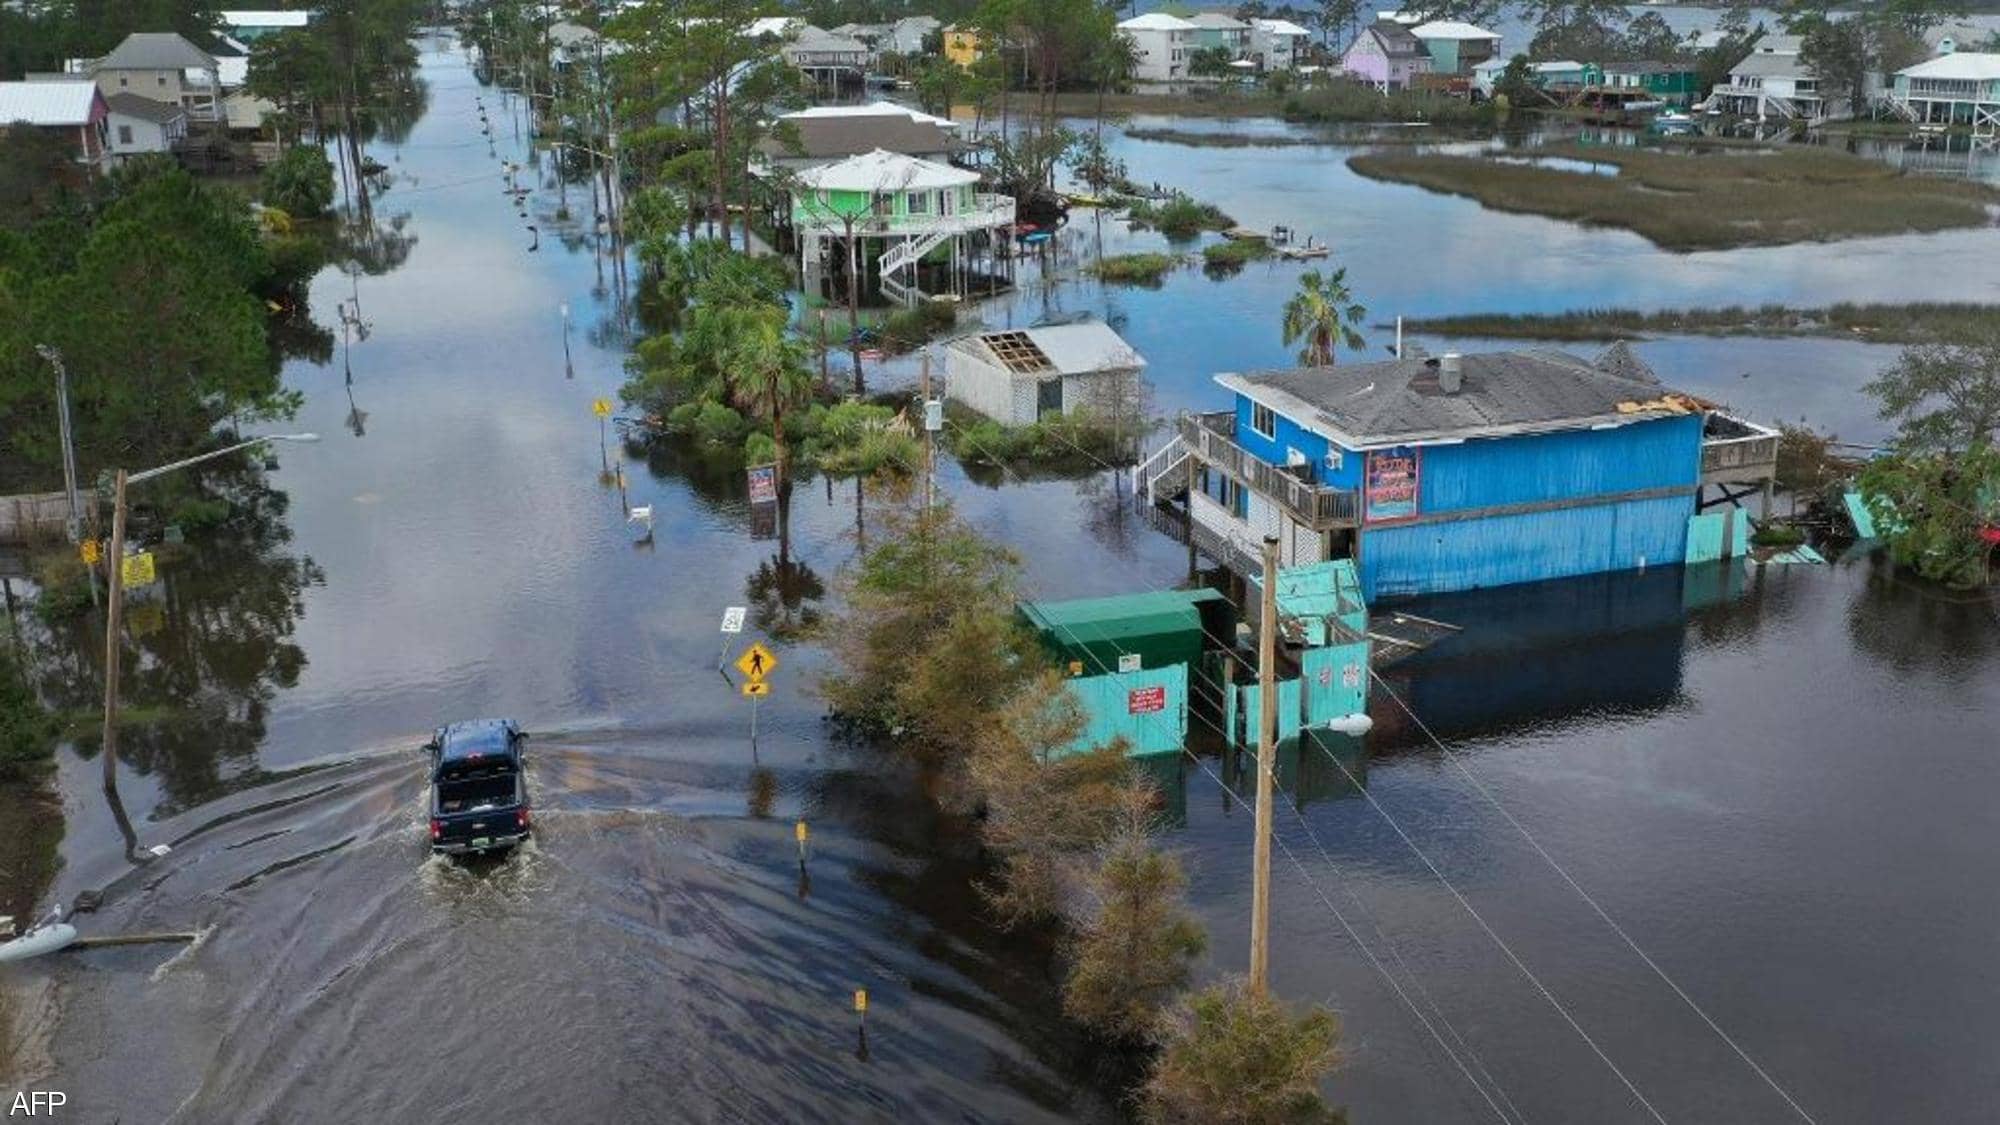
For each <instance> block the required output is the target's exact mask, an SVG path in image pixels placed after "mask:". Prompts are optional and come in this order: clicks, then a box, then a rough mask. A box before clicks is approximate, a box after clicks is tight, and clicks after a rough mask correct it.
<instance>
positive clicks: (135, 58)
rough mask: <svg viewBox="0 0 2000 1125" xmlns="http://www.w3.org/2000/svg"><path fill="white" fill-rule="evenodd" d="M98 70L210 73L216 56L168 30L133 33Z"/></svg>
mask: <svg viewBox="0 0 2000 1125" xmlns="http://www.w3.org/2000/svg"><path fill="white" fill-rule="evenodd" d="M97 68H98V69H99V70H213V69H215V56H213V55H211V54H209V53H208V52H207V51H204V50H202V49H201V48H200V47H197V46H195V45H194V44H192V43H190V42H188V41H187V40H185V39H183V38H181V37H180V36H178V35H175V34H174V33H173V32H171V31H135V32H133V33H132V34H130V35H127V36H126V37H125V41H124V42H122V43H120V44H118V45H117V46H116V47H113V48H112V49H111V53H110V54H108V55H106V56H104V58H103V59H102V60H101V61H99V62H98V64H97Z"/></svg>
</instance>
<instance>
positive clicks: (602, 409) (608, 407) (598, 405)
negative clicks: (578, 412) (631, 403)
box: [590, 398, 616, 418]
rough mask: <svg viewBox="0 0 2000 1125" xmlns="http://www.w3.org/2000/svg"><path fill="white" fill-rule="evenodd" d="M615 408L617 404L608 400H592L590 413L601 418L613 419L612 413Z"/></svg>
mask: <svg viewBox="0 0 2000 1125" xmlns="http://www.w3.org/2000/svg"><path fill="white" fill-rule="evenodd" d="M615 408H616V404H614V403H613V402H612V401H611V400H610V399H608V398H599V399H592V400H591V402H590V412H591V413H592V414H595V415H597V416H598V417H599V418H609V417H611V411H612V410H613V409H615Z"/></svg>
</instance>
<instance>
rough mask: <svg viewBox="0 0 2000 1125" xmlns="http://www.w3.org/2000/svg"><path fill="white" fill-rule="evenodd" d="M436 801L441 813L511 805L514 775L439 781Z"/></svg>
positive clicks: (512, 801)
mask: <svg viewBox="0 0 2000 1125" xmlns="http://www.w3.org/2000/svg"><path fill="white" fill-rule="evenodd" d="M437 802H438V811H439V812H441V813H460V812H472V811H474V810H476V809H489V808H501V807H504V806H507V805H511V804H513V803H514V775H513V774H511V773H509V774H506V775H504V776H493V777H477V778H468V779H461V780H457V781H440V782H438V787H437Z"/></svg>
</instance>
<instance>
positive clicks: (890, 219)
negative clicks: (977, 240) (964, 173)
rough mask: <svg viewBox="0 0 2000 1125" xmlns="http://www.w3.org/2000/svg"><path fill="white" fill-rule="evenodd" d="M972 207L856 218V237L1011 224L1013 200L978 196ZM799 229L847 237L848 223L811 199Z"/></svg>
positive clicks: (799, 217) (949, 232) (801, 215)
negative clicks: (942, 212) (802, 227)
mask: <svg viewBox="0 0 2000 1125" xmlns="http://www.w3.org/2000/svg"><path fill="white" fill-rule="evenodd" d="M972 200H973V202H972V206H970V207H963V208H960V209H958V210H956V211H952V212H950V213H948V214H942V215H941V214H936V213H927V214H922V215H877V214H872V213H871V214H867V215H860V216H856V217H855V219H854V233H856V234H913V235H914V234H929V233H930V232H932V231H943V232H944V233H945V235H946V236H947V237H949V236H950V235H954V234H965V233H967V232H968V231H975V230H985V229H987V228H989V227H1004V226H1008V225H1010V224H1012V223H1013V221H1014V197H1013V196H1011V195H992V194H988V193H986V192H981V193H979V194H978V195H975V196H973V197H972ZM795 218H796V219H797V220H798V222H799V224H800V225H802V226H810V227H813V228H815V229H818V230H824V231H833V232H835V233H838V234H842V235H844V234H846V232H847V223H846V220H845V219H844V218H843V217H842V216H841V215H840V213H839V212H837V211H834V210H832V209H830V208H822V207H820V206H818V205H815V204H814V203H813V202H812V201H811V200H810V199H808V200H806V201H804V202H803V203H802V205H801V206H800V207H799V208H798V214H797V215H796V216H795Z"/></svg>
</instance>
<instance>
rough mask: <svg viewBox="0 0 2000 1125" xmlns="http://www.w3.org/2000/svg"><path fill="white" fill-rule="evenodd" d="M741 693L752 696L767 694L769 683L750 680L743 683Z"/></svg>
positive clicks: (769, 688)
mask: <svg viewBox="0 0 2000 1125" xmlns="http://www.w3.org/2000/svg"><path fill="white" fill-rule="evenodd" d="M743 694H744V695H752V696H755V695H769V694H771V685H770V684H767V683H765V682H764V681H762V680H751V681H750V682H749V683H746V684H744V685H743Z"/></svg>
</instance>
